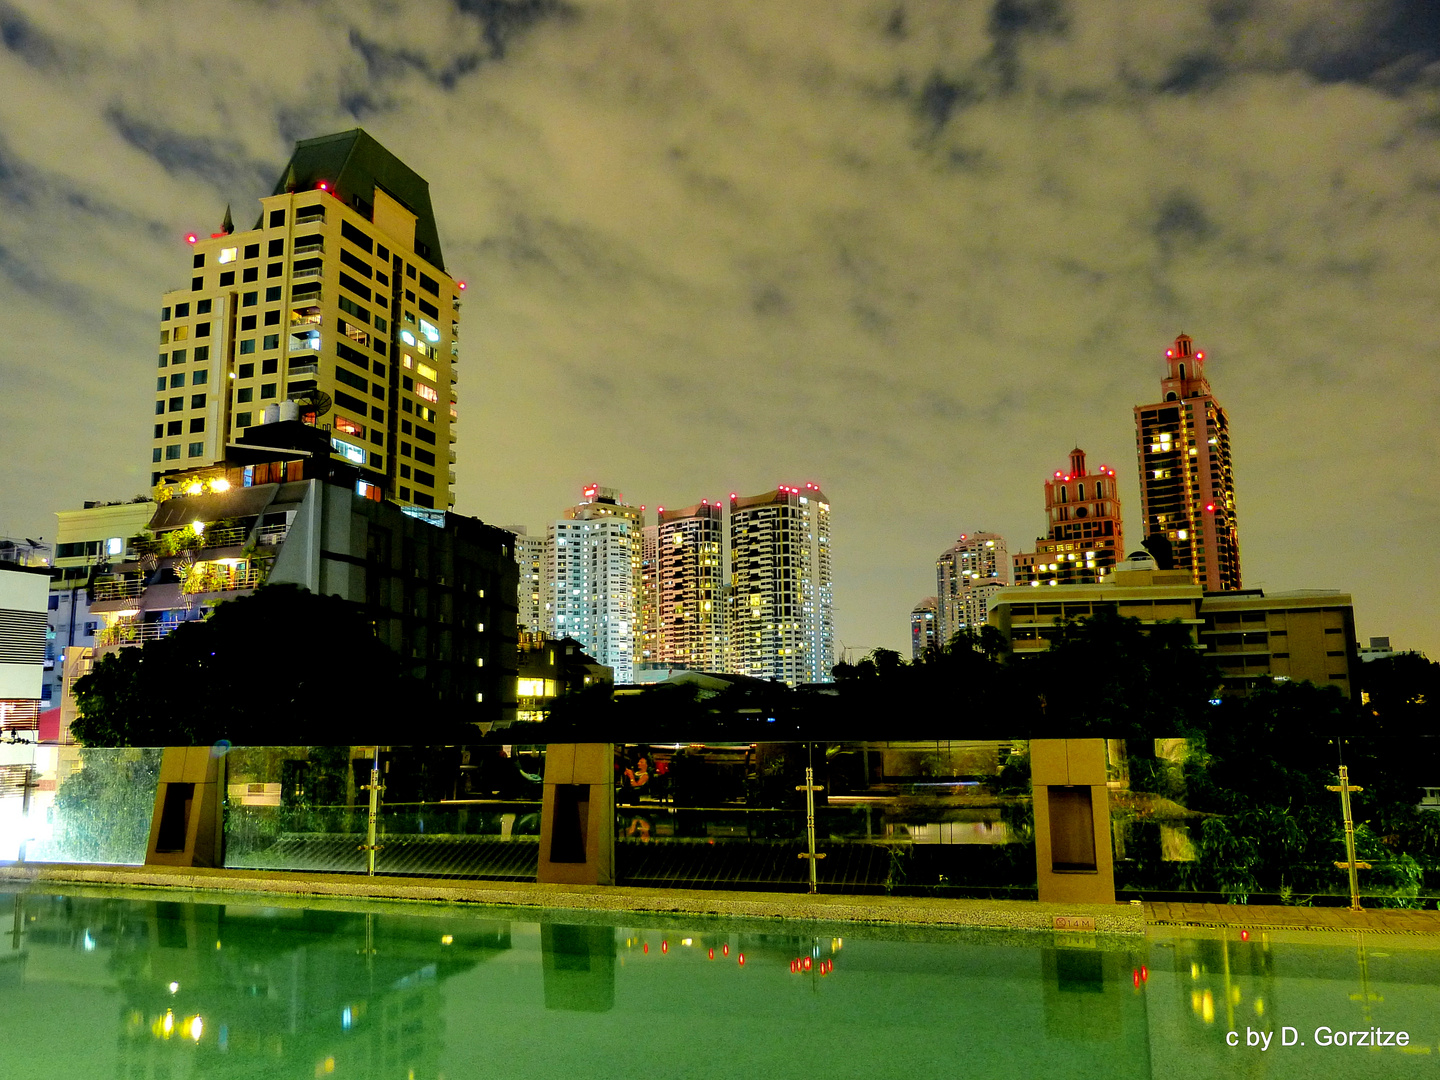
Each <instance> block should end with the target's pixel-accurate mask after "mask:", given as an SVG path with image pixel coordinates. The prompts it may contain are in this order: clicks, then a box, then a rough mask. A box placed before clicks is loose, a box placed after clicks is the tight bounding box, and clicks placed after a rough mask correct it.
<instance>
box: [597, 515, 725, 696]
mask: <svg viewBox="0 0 1440 1080" xmlns="http://www.w3.org/2000/svg"><path fill="white" fill-rule="evenodd" d="M658 514H659V523H658V525H657V527H656V536H655V543H656V560H657V563H658V567H659V569H658V584H657V586H656V592H657V594H658V596H659V615H658V617H657V620H656V623H657V625H656V638H657V648H656V656H655V658H654V660H653V661H651V662H653V663H658V664H666V665H670V666H674V667H681V668H692V669H695V670H699V671H719V670H720V669H721V665H722V664H723V660H724V656H723V643H724V636H725V627H724V623H725V612H724V608H723V607H722V605H721V601H720V586H721V584H722V581H723V576H722V575H723V572H724V571H723V569H722V566H721V558H722V551H723V545H724V542H725V539H724V535H725V534H724V524H723V511H722V509H721V507H720V504H719V503H718V502H716V503H712V502H709V501H702V502H699V503H696V504H695V505H694V506H687V507H684V508H683V509H679V510H667V509H666V508H665V507H663V506H662V507H660V508H659V511H658ZM620 681H622V682H629V681H630V680H629V679H623V680H620Z"/></svg>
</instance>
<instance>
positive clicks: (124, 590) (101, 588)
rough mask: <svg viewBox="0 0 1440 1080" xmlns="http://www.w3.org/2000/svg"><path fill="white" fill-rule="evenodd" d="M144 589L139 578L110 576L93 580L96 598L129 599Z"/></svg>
mask: <svg viewBox="0 0 1440 1080" xmlns="http://www.w3.org/2000/svg"><path fill="white" fill-rule="evenodd" d="M144 591H145V582H144V580H143V579H141V578H110V579H109V580H102V581H97V582H95V599H96V600H129V599H131V598H132V597H136V596H139V595H140V594H141V593H143V592H144Z"/></svg>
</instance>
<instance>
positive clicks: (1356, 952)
mask: <svg viewBox="0 0 1440 1080" xmlns="http://www.w3.org/2000/svg"><path fill="white" fill-rule="evenodd" d="M13 911H14V915H13V919H12V926H11V929H10V935H9V936H10V937H11V944H12V946H13V947H12V948H9V949H0V1000H3V1003H4V1007H5V1013H4V1016H5V1021H6V1031H7V1033H9V1032H10V1031H19V1032H24V1033H25V1037H24V1038H18V1039H17V1038H7V1039H4V1040H0V1077H4V1078H5V1080H21V1078H26V1077H32V1076H33V1077H53V1076H78V1077H80V1078H81V1080H101V1078H105V1077H116V1078H118V1080H132V1078H136V1080H138V1078H141V1077H145V1078H153V1080H181V1078H184V1077H216V1078H230V1077H234V1078H236V1080H239V1078H241V1077H247V1078H248V1077H267V1078H268V1077H298V1078H309V1077H312V1076H313V1077H316V1078H317V1080H320V1078H324V1077H327V1076H332V1075H333V1076H336V1077H342V1076H343V1077H352V1076H353V1077H359V1078H362V1080H370V1078H374V1080H380V1078H386V1080H396V1078H405V1080H442V1078H444V1077H450V1078H453V1080H458V1078H461V1077H469V1076H480V1075H484V1076H515V1077H547V1078H548V1077H556V1076H559V1077H572V1076H573V1077H576V1078H579V1077H585V1078H586V1080H590V1078H592V1077H596V1078H608V1077H615V1078H617V1080H618V1078H621V1077H624V1078H627V1080H628V1078H630V1077H633V1076H635V1075H637V1074H639V1075H650V1076H671V1075H681V1074H683V1075H686V1076H693V1077H709V1076H715V1077H721V1076H724V1077H730V1076H763V1077H766V1078H767V1080H768V1078H771V1077H796V1078H799V1077H805V1078H806V1080H810V1078H813V1077H814V1076H816V1075H825V1076H839V1077H857V1078H859V1077H866V1078H871V1077H892V1076H920V1075H931V1074H933V1073H935V1072H936V1067H937V1063H939V1064H941V1065H943V1066H944V1067H945V1069H946V1071H956V1072H964V1073H967V1074H971V1075H977V1076H984V1077H986V1078H987V1080H988V1078H1003V1077H1033V1076H1040V1075H1055V1076H1065V1077H1072V1076H1075V1077H1097V1078H1099V1077H1104V1078H1106V1080H1115V1078H1125V1077H1149V1076H1155V1077H1171V1076H1174V1077H1180V1076H1212V1075H1213V1076H1220V1075H1229V1074H1234V1073H1237V1072H1238V1073H1253V1072H1255V1070H1256V1068H1257V1061H1258V1060H1259V1059H1255V1060H1251V1058H1247V1057H1245V1056H1244V1055H1246V1054H1247V1053H1250V1054H1253V1053H1258V1052H1251V1051H1247V1050H1245V1049H1244V1048H1243V1047H1242V1048H1240V1049H1238V1050H1237V1049H1233V1048H1230V1047H1227V1046H1226V1044H1225V1034H1226V1032H1227V1031H1229V1030H1231V1028H1232V1027H1233V1028H1234V1029H1236V1030H1239V1031H1240V1032H1242V1033H1243V1032H1244V1031H1245V1029H1246V1026H1247V1025H1248V1026H1250V1027H1253V1028H1255V1029H1257V1030H1260V1029H1263V1030H1264V1031H1266V1032H1276V1031H1279V1029H1280V1027H1281V1026H1282V1025H1293V1026H1295V1027H1298V1028H1300V1029H1301V1030H1303V1031H1305V1032H1306V1035H1307V1036H1308V1034H1309V1032H1310V1031H1311V1030H1313V1028H1314V1027H1315V1026H1316V1025H1318V1024H1328V1025H1330V1026H1331V1027H1335V1028H1342V1027H1347V1026H1354V1027H1356V1028H1359V1027H1370V1026H1377V1025H1378V1026H1382V1027H1394V1028H1403V1029H1405V1030H1408V1031H1409V1032H1410V1033H1411V1036H1412V1048H1410V1049H1411V1051H1412V1052H1413V1050H1414V1048H1426V1049H1440V1047H1437V1020H1436V1015H1437V1010H1436V1005H1437V1004H1440V993H1437V989H1436V985H1437V963H1436V959H1435V957H1436V956H1437V953H1436V952H1435V951H1432V950H1429V949H1425V948H1415V947H1412V948H1410V949H1408V950H1407V949H1406V948H1405V947H1404V943H1403V942H1402V943H1396V942H1394V941H1393V939H1386V940H1385V941H1384V945H1385V948H1384V949H1383V950H1378V949H1377V947H1376V946H1375V945H1373V944H1370V945H1369V946H1366V945H1364V944H1363V943H1362V944H1361V945H1360V946H1358V947H1357V946H1356V944H1355V943H1350V942H1343V943H1337V946H1338V947H1336V946H1332V947H1328V948H1326V947H1320V946H1309V945H1307V946H1298V945H1277V944H1274V943H1272V942H1269V941H1265V940H1263V939H1262V940H1256V941H1249V940H1246V941H1240V940H1235V939H1225V938H1223V937H1221V936H1217V935H1203V936H1202V935H1195V936H1188V937H1187V936H1183V935H1179V936H1176V937H1173V938H1161V939H1158V940H1154V941H1151V942H1149V943H1146V942H1144V941H1142V940H1141V939H1138V938H1137V939H1114V938H1106V937H1103V936H1095V935H1075V934H1071V935H1059V934H1048V933H1046V934H1020V933H1015V934H1008V935H1005V934H986V933H981V932H957V931H949V932H942V931H933V932H928V931H916V930H895V931H891V932H885V931H882V930H879V929H868V928H866V929H861V928H853V927H852V928H849V929H847V930H845V931H843V932H842V931H839V930H836V929H833V928H829V929H827V928H824V927H819V926H814V925H809V924H806V925H803V926H802V925H791V924H784V923H762V922H743V921H739V920H734V921H725V922H717V921H707V920H702V919H694V918H687V919H686V921H684V922H679V921H675V920H672V919H662V918H652V919H647V920H644V921H643V925H635V922H636V921H638V920H639V917H629V918H630V919H631V925H628V926H627V925H620V924H617V923H614V922H610V923H607V922H603V921H600V919H599V918H598V917H596V918H592V919H590V920H589V921H587V922H586V923H584V924H580V925H576V924H572V923H567V922H564V921H560V920H559V919H557V918H556V917H555V916H554V915H541V916H531V917H529V918H513V919H510V920H508V921H507V920H499V919H493V918H490V919H487V918H483V917H477V914H480V915H484V914H487V913H488V911H486V910H485V909H466V908H447V907H436V908H427V909H423V911H421V913H418V914H417V913H414V912H415V911H416V909H414V908H402V907H399V906H396V905H392V906H374V905H371V906H364V907H361V906H355V907H354V908H353V909H349V910H335V909H330V908H308V909H307V908H301V907H293V906H278V905H275V906H271V905H264V904H257V903H255V902H253V901H248V902H245V903H226V904H188V903H180V902H175V901H170V900H159V901H157V900H153V899H148V898H147V899H142V900H138V901H137V900H126V899H119V898H115V897H109V896H88V895H87V896H76V895H31V896H24V897H17V898H15V899H14V901H13ZM842 933H843V936H842ZM1207 1003H1208V1004H1207ZM797 1033H800V1034H803V1036H804V1045H805V1047H806V1048H807V1049H806V1051H805V1052H804V1053H800V1052H797V1050H796V1046H797V1043H796V1038H797ZM1331 1053H1333V1051H1331ZM1288 1054H1289V1056H1285V1057H1280V1056H1276V1055H1275V1054H1274V1053H1273V1052H1272V1054H1271V1055H1270V1056H1269V1057H1267V1058H1265V1059H1264V1061H1263V1063H1261V1064H1260V1065H1259V1066H1258V1067H1259V1068H1260V1069H1261V1071H1263V1072H1265V1073H1266V1075H1271V1076H1290V1075H1294V1076H1306V1077H1308V1076H1309V1075H1310V1074H1312V1073H1313V1072H1314V1071H1315V1070H1316V1069H1317V1068H1319V1067H1322V1066H1323V1065H1324V1060H1326V1059H1316V1058H1314V1057H1313V1055H1314V1054H1315V1051H1314V1050H1313V1049H1311V1050H1309V1051H1307V1050H1304V1049H1302V1048H1296V1049H1294V1050H1292V1051H1289V1052H1288ZM1398 1054H1399V1051H1395V1052H1393V1053H1392V1052H1390V1051H1371V1052H1369V1053H1363V1054H1359V1055H1356V1056H1353V1057H1349V1058H1346V1059H1345V1061H1344V1062H1343V1063H1340V1062H1330V1065H1329V1071H1330V1072H1331V1073H1332V1074H1335V1075H1345V1076H1346V1077H1347V1078H1348V1077H1352V1076H1357V1077H1363V1076H1384V1075H1392V1074H1398V1073H1397V1068H1398V1066H1399V1065H1402V1064H1403V1065H1407V1066H1408V1065H1410V1064H1413V1063H1414V1062H1413V1059H1409V1058H1407V1059H1405V1060H1403V1061H1402V1060H1401V1059H1400V1058H1399V1057H1397V1055H1398ZM1237 1055H1238V1056H1237ZM1427 1060H1433V1058H1432V1059H1427ZM1340 1064H1343V1065H1344V1068H1343V1070H1340V1071H1338V1072H1337V1071H1336V1067H1337V1066H1338V1065H1340Z"/></svg>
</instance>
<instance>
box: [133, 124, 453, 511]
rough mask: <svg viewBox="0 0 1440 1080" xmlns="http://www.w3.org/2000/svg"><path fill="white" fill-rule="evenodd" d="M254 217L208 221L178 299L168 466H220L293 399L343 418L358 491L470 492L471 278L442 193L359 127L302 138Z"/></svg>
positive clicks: (161, 465) (342, 445) (408, 495)
mask: <svg viewBox="0 0 1440 1080" xmlns="http://www.w3.org/2000/svg"><path fill="white" fill-rule="evenodd" d="M260 204H261V210H260V216H259V218H258V219H257V220H256V222H255V226H254V228H252V229H251V230H249V231H248V232H236V231H235V230H234V227H233V224H232V222H231V219H230V212H229V210H228V209H227V210H226V212H225V220H224V223H223V224H222V225H221V227H220V230H219V231H218V232H216V233H213V234H211V235H210V236H208V237H200V236H196V235H193V234H192V235H191V236H190V237H187V239H188V240H189V241H190V243H191V254H192V270H191V273H192V275H193V276H192V277H191V279H190V284H189V287H188V288H185V289H179V290H176V291H173V292H168V293H166V294H165V295H164V297H163V299H162V300H161V304H162V307H161V311H160V359H159V371H158V374H157V376H156V384H155V387H156V389H155V415H154V436H153V440H152V444H151V468H152V470H153V476H152V480H158V479H159V478H160V476H161V475H163V474H165V473H171V472H175V471H177V470H184V469H191V468H195V467H197V466H206V465H209V464H210V463H212V462H215V461H219V460H220V459H222V458H223V457H224V453H225V446H226V445H227V443H231V442H234V441H235V440H236V439H238V438H239V437H240V436H242V435H243V434H244V433H245V432H246V431H248V430H249V429H250V428H251V427H253V426H254V425H256V424H259V423H260V422H261V421H262V419H263V418H264V415H265V412H266V410H267V408H269V407H270V406H276V407H277V408H276V409H275V410H273V411H272V419H274V418H277V416H278V417H279V418H284V419H291V418H293V417H295V416H298V417H299V418H301V419H305V420H307V421H308V422H311V423H314V424H316V425H317V426H324V427H328V429H329V436H330V447H331V453H332V455H333V456H335V457H337V458H341V459H343V460H345V461H347V462H349V463H351V464H353V465H355V466H356V467H357V468H358V469H359V480H358V481H357V490H358V492H359V493H360V494H362V495H365V496H367V497H370V498H382V497H383V498H388V499H391V500H393V501H396V502H399V503H402V504H409V505H411V506H414V507H420V508H426V509H431V510H437V511H443V510H444V509H446V507H448V506H451V505H453V504H454V497H453V495H452V492H451V489H452V487H453V485H454V481H455V474H454V472H453V466H454V463H455V453H454V450H453V443H454V439H455V422H456V419H457V415H458V413H457V405H456V393H455V382H456V363H457V360H458V353H459V319H460V290H461V289H463V288H464V286H463V285H459V284H457V283H456V282H455V280H454V279H453V278H451V277H450V275H449V274H447V273H446V271H445V262H444V259H443V257H442V256H441V252H440V236H439V232H438V230H437V228H436V225H435V215H434V212H433V211H432V210H431V207H430V190H429V186H428V185H427V184H426V182H425V181H424V180H423V179H421V178H420V177H419V176H418V175H417V174H416V173H415V172H414V171H412V170H411V169H410V168H409V167H408V166H407V165H405V164H404V163H403V162H401V161H400V160H399V159H398V158H396V157H395V156H394V155H393V154H391V153H390V152H389V151H388V150H386V149H385V148H384V147H383V146H381V145H380V144H379V143H377V142H376V141H375V140H374V139H372V138H371V137H370V136H369V135H367V134H366V133H365V132H364V131H361V130H359V129H355V130H353V131H346V132H342V133H341V134H338V135H327V136H325V137H323V138H319V139H306V140H304V141H302V142H299V143H297V144H296V147H295V152H294V154H293V155H292V156H291V158H290V163H289V165H288V166H287V167H286V169H285V173H284V175H283V177H282V178H281V180H280V182H279V183H278V184H276V185H275V190H274V192H273V193H272V194H271V195H269V196H268V197H266V198H263V199H261V200H260Z"/></svg>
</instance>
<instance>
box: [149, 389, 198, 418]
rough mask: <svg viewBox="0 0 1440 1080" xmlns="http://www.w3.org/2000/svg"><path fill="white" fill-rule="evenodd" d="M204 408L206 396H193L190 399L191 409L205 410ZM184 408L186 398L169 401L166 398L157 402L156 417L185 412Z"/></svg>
mask: <svg viewBox="0 0 1440 1080" xmlns="http://www.w3.org/2000/svg"><path fill="white" fill-rule="evenodd" d="M167 406H168V407H167ZM204 407H205V395H204V394H192V395H191V397H190V408H192V409H203V408H204ZM184 408H185V398H184V397H183V396H179V397H172V398H170V399H169V400H168V401H167V400H166V399H165V398H161V399H160V400H159V401H157V402H155V415H156V416H160V415H161V414H162V413H166V412H181V411H183V410H184Z"/></svg>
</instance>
